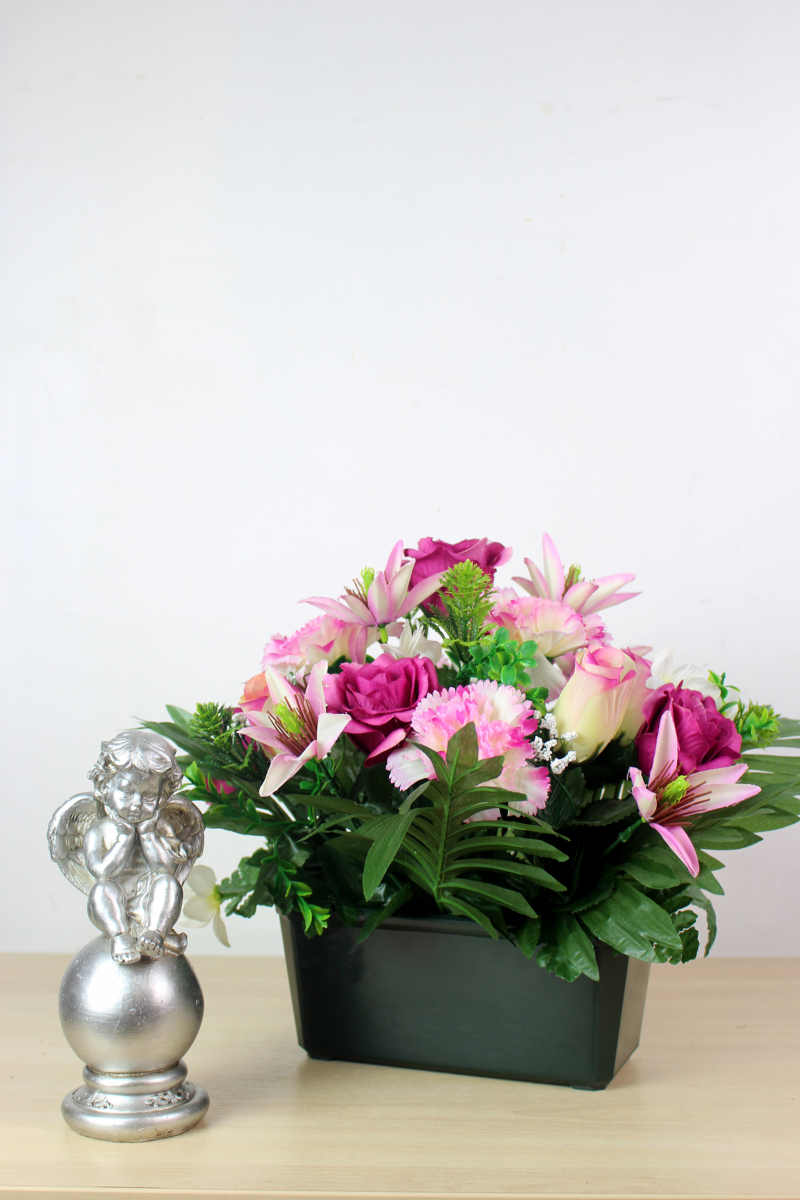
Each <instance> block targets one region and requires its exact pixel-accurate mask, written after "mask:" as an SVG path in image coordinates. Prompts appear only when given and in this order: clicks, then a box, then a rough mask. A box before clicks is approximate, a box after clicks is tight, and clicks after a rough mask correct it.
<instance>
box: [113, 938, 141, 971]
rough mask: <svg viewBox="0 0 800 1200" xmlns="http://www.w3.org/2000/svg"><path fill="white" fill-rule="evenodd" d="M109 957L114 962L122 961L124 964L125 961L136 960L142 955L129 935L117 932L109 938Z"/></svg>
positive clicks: (131, 961)
mask: <svg viewBox="0 0 800 1200" xmlns="http://www.w3.org/2000/svg"><path fill="white" fill-rule="evenodd" d="M111 957H112V958H113V960H114V962H118V963H122V964H123V966H124V965H125V964H126V963H135V962H138V961H139V959H140V958H141V957H142V956H141V954H140V953H139V951H138V949H137V946H136V942H135V941H134V940H133V938H132V937H131V935H130V934H129V933H119V934H117V936H116V937H115V938H112V939H111Z"/></svg>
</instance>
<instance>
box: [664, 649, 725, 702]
mask: <svg viewBox="0 0 800 1200" xmlns="http://www.w3.org/2000/svg"><path fill="white" fill-rule="evenodd" d="M665 683H674V684H675V686H676V687H679V686H680V687H685V688H688V689H689V690H690V691H692V692H700V694H701V695H703V696H710V697H711V699H712V700H713V701H714V703H715V704H716V705H717V706H719V701H720V693H719V688H718V687H717V685H716V684H715V683H712V682H711V680H710V679H709V678H708V667H697V666H695V664H694V663H684V665H683V666H677V667H676V666H675V648H674V646H667V648H666V650H660V651H659V652H658V654H657V655H656V656H655V658H654V659H653V666H652V670H651V672H650V678H649V679H648V681H647V685H646V686H647V687H648V688H650V690H651V691H653V690H655V689H656V688H660V687H663V686H664V684H665Z"/></svg>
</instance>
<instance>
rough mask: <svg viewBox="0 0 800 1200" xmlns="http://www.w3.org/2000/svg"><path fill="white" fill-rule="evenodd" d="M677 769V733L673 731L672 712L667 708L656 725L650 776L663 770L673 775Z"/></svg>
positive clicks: (659, 773) (661, 772)
mask: <svg viewBox="0 0 800 1200" xmlns="http://www.w3.org/2000/svg"><path fill="white" fill-rule="evenodd" d="M677 770H678V735H677V733H676V732H675V722H674V721H673V719H672V713H671V712H670V711H669V709H667V711H666V712H665V713H664V715H663V717H662V718H661V721H660V722H659V726H658V737H657V739H656V750H655V754H654V755H653V766H652V767H651V769H650V778H651V779H657V778H658V777H659V776H661V775H663V774H664V773H665V772H666V773H667V774H668V775H674V774H675V773H676V771H677Z"/></svg>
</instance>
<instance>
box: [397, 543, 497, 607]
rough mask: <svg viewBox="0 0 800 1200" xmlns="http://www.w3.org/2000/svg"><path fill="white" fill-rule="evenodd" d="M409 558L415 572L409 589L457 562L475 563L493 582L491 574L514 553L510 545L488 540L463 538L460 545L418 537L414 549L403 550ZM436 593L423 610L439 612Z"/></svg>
mask: <svg viewBox="0 0 800 1200" xmlns="http://www.w3.org/2000/svg"><path fill="white" fill-rule="evenodd" d="M406 554H407V555H408V557H409V558H413V559H415V560H416V561H415V563H414V570H413V571H412V572H411V586H412V587H415V586H416V584H418V583H421V582H422V580H423V579H427V578H428V576H429V575H436V574H438V572H439V571H448V570H449V569H450V567H453V566H455V564H456V563H460V562H467V561H469V562H474V563H475V565H476V566H478V567H480V569H481V570H482V571H485V572H486V574H487V575H488V576H489V578H490V579H491V581H492V583H494V573H495V571H496V569H497V568H498V567H502V565H503V563H507V562H508V560H509V559H510V558H511V555H512V554H513V550H512V549H511V547H510V546H503V545H502V544H501V543H500V542H490V541H489V540H488V539H487V538H465V539H464V541H463V542H440V541H438V540H437V539H436V538H421V539H420V543H419V545H418V546H417V548H416V550H408V549H407V550H406ZM438 594H439V593H438V592H434V594H433V596H431V598H430V599H429V600H426V601H425V604H424V605H423V608H427V607H428V606H431V607H434V608H438V609H440V610H441V608H442V606H441V604H440V603H438V601H437V597H438Z"/></svg>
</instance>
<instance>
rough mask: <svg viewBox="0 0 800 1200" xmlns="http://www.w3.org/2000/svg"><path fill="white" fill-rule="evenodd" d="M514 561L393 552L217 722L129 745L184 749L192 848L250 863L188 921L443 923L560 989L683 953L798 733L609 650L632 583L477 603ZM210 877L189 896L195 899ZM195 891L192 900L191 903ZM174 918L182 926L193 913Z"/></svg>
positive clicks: (786, 791) (556, 564) (680, 670)
mask: <svg viewBox="0 0 800 1200" xmlns="http://www.w3.org/2000/svg"><path fill="white" fill-rule="evenodd" d="M511 553H512V552H511V550H510V548H507V547H504V546H502V545H501V544H499V543H497V542H489V541H487V539H485V538H484V539H471V540H466V541H462V542H458V543H456V544H449V543H446V542H442V541H435V540H433V539H431V538H423V539H422V541H421V542H420V544H419V546H417V547H416V548H415V549H408V550H404V549H403V544H402V542H398V544H397V545H396V546H395V547H394V549H393V550H392V552H391V554H390V555H389V560H388V562H387V564H386V568H385V570H383V571H378V572H375V571H373V570H371V569H365V570H364V571H362V572H361V575H360V577H359V578H357V579H356V580H354V582H353V583H352V585H351V586H349V587H346V588H345V590H344V591H345V594H344V595H343V596H342V597H341V598H340V599H338V600H337V599H329V598H326V597H312V598H311V599H310V600H309V601H306V603H310V604H312V605H314V606H315V607H316V608H318V609H320V610H321V615H319V616H317V617H316V618H314V619H313V620H311V621H310V622H309V623H308V624H306V625H304V626H303V627H302V628H301V629H300V630H298V632H297V633H295V634H293V635H292V636H290V637H284V636H277V635H276V636H274V637H273V638H272V639H271V640H270V641H269V642H268V644H267V646H266V648H265V651H264V658H263V663H262V671H261V672H260V673H259V674H257V675H255V676H254V677H253V678H252V679H250V680H249V681H248V682H247V683H246V684H245V687H244V695H243V696H242V698H241V701H240V703H239V704H238V705H237V706H232V707H230V706H225V705H219V704H199V705H198V706H197V709H196V712H195V713H194V714H190V713H189V712H187V711H186V710H183V709H179V708H174V707H169V706H168V711H169V713H170V716H171V718H172V720H171V722H165V723H160V722H147V725H148V727H149V728H151V729H153V730H156V731H157V732H159V733H162V734H164V735H165V736H166V737H168V738H171V739H172V740H173V741H174V742H175V743H176V744H177V745H178V746H179V748H180V749H181V750H182V751H183V752H184V758H183V759H182V760H181V762H182V765H183V768H184V771H185V774H186V777H187V780H188V785H187V786H188V788H189V791H188V795H189V797H190V798H191V799H192V800H193V801H194V802H195V803H199V804H202V805H203V806H204V808H205V810H206V811H205V823H206V825H207V826H210V827H219V828H224V829H230V830H234V831H236V832H239V833H246V834H256V835H259V836H261V837H263V839H264V845H263V847H260V848H259V849H257V850H256V851H255V853H253V854H251V855H249V856H248V857H246V858H243V859H242V861H241V863H240V865H239V867H238V869H237V870H236V872H234V874H233V875H232V876H231V878H229V879H225V880H223V881H222V882H221V883H219V884H215V883H214V881H213V877H212V876H211V874H210V872H209V871H208V869H207V868H206V869H205V872H206V874H205V875H203V877H202V878H200V879H199V880H198V881H197V882H196V889H195V890H196V891H197V892H198V893H199V895H198V897H196V898H195V900H194V901H190V903H189V906H188V912H187V915H194V916H196V917H200V918H202V917H203V915H204V914H205V919H208V918H210V916H211V915H212V914H213V915H215V928H216V929H217V932H218V935H219V936H221V937H224V926H223V925H222V921H221V918H220V915H219V909H220V906H221V905H222V904H225V905H226V912H227V913H233V912H235V913H238V914H239V915H241V916H244V917H250V916H252V915H253V914H254V913H255V911H256V909H257V907H258V906H259V905H267V906H275V907H276V908H277V909H278V911H279V912H281V913H282V914H285V915H288V914H289V913H292V912H298V913H299V914H300V915H301V917H302V920H303V923H304V927H305V930H306V933H307V935H308V936H309V937H312V936H316V935H320V934H324V931H325V929H326V927H327V926H328V923H329V922H330V920H331V919H332V918H333V917H334V916H335V918H338V920H339V921H341V922H343V923H344V924H345V925H348V926H354V925H359V926H360V930H359V934H358V937H359V940H363V939H364V938H366V937H368V936H369V934H370V933H371V931H372V930H374V929H375V928H376V926H378V925H380V923H381V922H382V921H383V920H384V919H385V918H386V917H388V916H390V915H392V914H398V913H401V912H402V913H403V914H407V915H413V916H425V915H441V914H442V913H444V914H450V915H451V916H455V917H460V918H468V919H469V920H471V921H474V922H477V923H478V925H480V926H482V928H483V929H484V930H485V931H486V933H487V934H489V935H490V936H491V937H492V938H505V939H507V940H508V941H510V942H512V943H514V944H515V945H516V946H518V947H519V949H520V951H521V952H522V953H523V954H525V955H526V956H527V957H529V958H530V957H532V956H534V955H536V958H537V961H538V963H539V965H540V966H541V967H543V968H545V969H547V970H550V971H554V972H555V973H556V974H557V975H558V976H560V977H561V978H563V979H566V980H574V979H576V978H577V977H578V976H579V975H580V974H585V975H587V976H589V977H590V978H592V979H597V978H598V967H597V960H596V956H595V949H594V947H595V945H596V944H597V943H598V942H601V943H606V944H607V945H609V946H611V947H612V948H613V950H615V951H618V952H621V953H623V954H626V955H629V956H632V957H634V958H638V959H642V960H645V961H647V962H654V961H657V962H664V961H667V960H668V961H670V962H683V961H686V960H688V959H692V958H694V957H695V956H696V955H697V953H698V951H699V944H700V942H699V935H698V931H697V929H696V920H697V916H698V913H699V910H704V911H705V913H706V916H707V929H708V936H707V938H706V946H705V952H706V953H708V950H709V949H710V946H711V944H712V942H713V940H714V936H715V932H716V922H715V917H714V910H713V907H712V904H711V901H710V899H709V895H708V893H711V894H714V893H716V894H722V890H723V889H722V887H721V886H720V884H719V882H718V880H717V878H716V872H717V871H718V870H719V869H720V868H721V867H722V866H723V864H722V863H721V862H720V861H719V860H718V859H717V858H715V857H714V856H713V855H712V854H711V853H709V852H710V851H712V850H733V849H739V848H741V847H744V846H750V845H753V844H754V843H756V842H758V841H760V840H761V838H760V836H759V834H761V833H763V832H765V831H767V830H773V829H779V828H782V827H783V826H787V825H791V824H793V823H794V822H796V821H797V820H798V814H800V800H798V797H797V792H798V791H800V757H799V756H797V755H776V754H774V753H770V752H767V753H764V749H765V748H766V747H769V746H772V745H773V744H774V745H776V746H781V747H784V748H790V749H795V750H797V749H800V722H798V721H790V720H785V719H783V718H780V717H778V716H777V715H776V714H775V712H774V711H773V709H772V708H771V707H770V706H768V705H758V704H754V703H747V704H745V703H744V701H743V700H742V699H740V698H738V697H737V695H736V694H735V693H736V689H734V688H732V687H731V685H730V684H728V683H727V682H726V679H725V675H724V674H720V675H717V674H715V673H714V672H705V671H700V670H699V669H697V668H695V667H691V666H687V667H676V666H675V664H674V662H673V659H672V655H671V653H669V652H664V653H661V654H659V655H657V656H656V657H655V658H654V659H652V660H650V659H649V658H648V657H646V655H647V654H648V653H649V647H641V646H639V647H628V648H626V649H618V648H617V647H615V646H614V645H613V644H612V643H611V639H610V635H609V633H608V630H607V629H606V626H605V610H607V609H609V608H611V607H612V606H614V605H616V604H620V603H622V602H623V601H627V600H629V599H631V598H632V597H633V596H634V595H637V594H638V593H631V592H625V591H621V590H620V589H622V588H624V587H625V586H626V585H627V584H628V583H630V581H631V580H632V579H633V578H634V576H633V575H610V576H605V577H603V578H598V579H591V580H590V579H584V578H583V577H582V575H581V570H580V568H579V567H578V566H575V565H573V566H571V567H569V569H568V570H567V571H564V569H563V566H562V562H561V559H560V558H559V555H558V552H557V550H556V548H555V546H554V544H553V542H552V541H551V539H550V538H549V537H548V536H545V538H544V558H543V567H542V569H540V568H539V567H538V566H536V565H535V564H534V563H533V562H532V561H531V560H530V559H527V558H526V559H525V565H526V567H527V571H528V574H527V576H515V577H514V583H516V584H517V585H519V589H520V590H516V589H514V588H511V587H507V588H503V587H497V588H496V587H495V583H494V581H495V572H496V570H497V568H498V567H500V566H503V565H504V564H506V563H507V562H508V560H509V559H510V557H511ZM206 875H207V876H208V878H206ZM191 882H192V880H191V879H190V883H191ZM192 903H194V905H195V911H194V912H193V911H192V909H191V905H192Z"/></svg>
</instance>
